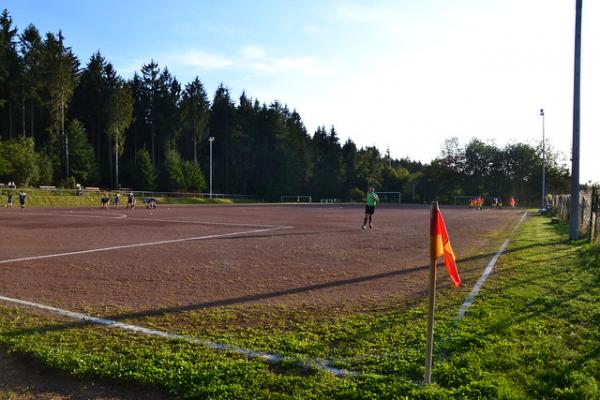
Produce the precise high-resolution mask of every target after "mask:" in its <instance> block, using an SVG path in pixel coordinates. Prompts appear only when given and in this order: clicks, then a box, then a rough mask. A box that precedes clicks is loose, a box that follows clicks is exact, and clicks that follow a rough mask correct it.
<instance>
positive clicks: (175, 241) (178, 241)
mask: <svg viewBox="0 0 600 400" xmlns="http://www.w3.org/2000/svg"><path fill="white" fill-rule="evenodd" d="M290 228H292V227H291V226H280V227H275V228H266V229H252V230H249V231H241V232H231V233H222V234H218V235H206V236H196V237H189V238H182V239H171V240H160V241H156V242H145V243H134V244H125V245H120V246H111V247H102V248H98V249H89V250H79V251H71V252H67V253H57V254H46V255H41V256H31V257H21V258H13V259H10V260H0V264H8V263H13V262H20V261H30V260H41V259H46V258H55V257H66V256H73V255H77V254H87V253H98V252H102V251H111V250H120V249H131V248H135V247H145V246H156V245H161V244H169V243H180V242H190V241H194V240H206V239H216V238H221V237H227V236H237V235H244V234H248V233H261V232H269V231H275V230H280V229H290Z"/></svg>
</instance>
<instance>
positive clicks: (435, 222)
mask: <svg viewBox="0 0 600 400" xmlns="http://www.w3.org/2000/svg"><path fill="white" fill-rule="evenodd" d="M430 240H431V247H430V254H431V261H432V262H433V261H435V260H436V259H437V258H438V257H441V256H444V264H445V265H446V269H447V270H448V274H449V275H450V279H451V280H452V283H454V286H456V287H459V286H460V276H458V268H457V267H456V257H455V256H454V251H452V246H451V245H450V238H449V237H448V232H447V231H446V224H445V223H444V217H442V212H441V211H440V210H439V208H435V207H434V208H433V209H432V211H431V238H430Z"/></svg>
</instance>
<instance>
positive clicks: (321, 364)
mask: <svg viewBox="0 0 600 400" xmlns="http://www.w3.org/2000/svg"><path fill="white" fill-rule="evenodd" d="M0 300H2V301H5V302H9V303H14V304H19V305H22V306H27V307H32V308H37V309H40V310H45V311H49V312H51V313H53V314H58V315H61V316H63V317H68V318H71V319H76V320H80V321H86V322H90V323H92V324H97V325H105V326H108V327H110V328H114V329H120V330H124V331H131V332H135V333H140V334H142V335H147V336H158V337H163V338H166V339H169V340H181V341H184V342H187V343H192V344H198V345H201V346H203V347H205V348H208V349H211V350H221V351H226V352H230V353H234V354H240V355H243V356H246V357H247V358H251V359H254V358H255V359H263V360H265V361H268V362H271V363H279V362H281V361H284V360H286V361H287V360H292V359H291V358H288V357H282V356H279V355H277V354H271V353H267V352H262V351H254V350H249V349H244V348H242V347H238V346H234V345H230V344H221V343H215V342H211V341H209V340H205V339H198V338H195V337H192V336H186V335H179V334H176V333H169V332H164V331H159V330H156V329H150V328H145V327H143V326H139V325H132V324H125V323H123V322H118V321H114V320H111V319H104V318H98V317H92V316H91V315H86V314H81V313H78V312H74V311H69V310H64V309H61V308H56V307H52V306H48V305H45V304H39V303H33V302H30V301H26V300H21V299H15V298H12V297H5V296H0ZM297 364H298V365H301V366H303V367H307V368H316V369H320V370H324V371H328V372H330V373H332V374H333V375H335V376H342V375H352V374H354V373H353V372H351V371H347V370H343V369H338V368H334V367H331V366H329V362H328V361H325V360H309V361H300V362H297Z"/></svg>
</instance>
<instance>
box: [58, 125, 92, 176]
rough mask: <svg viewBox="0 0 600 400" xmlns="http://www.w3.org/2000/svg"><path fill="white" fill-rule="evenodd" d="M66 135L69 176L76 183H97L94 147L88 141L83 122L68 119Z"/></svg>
mask: <svg viewBox="0 0 600 400" xmlns="http://www.w3.org/2000/svg"><path fill="white" fill-rule="evenodd" d="M66 135H67V137H68V138H69V148H70V151H69V157H70V167H71V176H72V177H73V178H74V179H75V182H76V183H81V184H83V185H97V179H98V169H97V165H96V158H95V157H94V149H93V147H92V145H91V144H90V143H89V141H88V135H87V133H86V131H85V128H84V126H83V124H82V123H81V122H80V121H78V120H76V119H74V120H72V121H70V122H69V124H68V126H67V130H66Z"/></svg>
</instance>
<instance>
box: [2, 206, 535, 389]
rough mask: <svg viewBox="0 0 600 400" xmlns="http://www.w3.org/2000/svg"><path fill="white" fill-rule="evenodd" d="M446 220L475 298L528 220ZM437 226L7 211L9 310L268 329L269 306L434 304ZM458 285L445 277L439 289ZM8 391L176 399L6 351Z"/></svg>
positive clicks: (237, 215) (276, 209) (272, 213)
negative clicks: (197, 317)
mask: <svg viewBox="0 0 600 400" xmlns="http://www.w3.org/2000/svg"><path fill="white" fill-rule="evenodd" d="M443 212H444V216H445V219H446V223H447V225H448V230H449V233H450V236H451V241H452V245H453V247H454V249H455V253H456V254H457V258H458V263H459V268H460V271H461V275H462V278H463V281H465V289H469V288H470V287H471V286H472V284H473V282H474V281H475V280H476V279H477V277H478V276H479V275H480V274H481V271H482V269H483V267H484V266H485V265H486V263H487V262H488V261H489V259H490V258H491V257H492V255H493V254H494V253H495V252H496V251H497V249H498V247H499V244H500V243H501V242H502V241H503V240H504V239H505V238H506V237H507V236H509V235H510V232H511V231H512V229H513V227H514V226H515V225H516V223H517V221H518V219H519V218H520V216H521V215H522V214H523V211H522V210H484V211H479V210H471V209H467V208H452V207H448V208H444V209H443ZM429 213H430V211H429V208H428V207H425V206H403V207H379V208H378V209H377V211H376V213H375V216H374V227H373V228H374V229H372V230H368V229H367V230H366V231H365V230H362V229H361V225H362V218H363V207H362V206H358V205H356V206H346V205H344V206H339V205H326V206H322V205H301V206H292V205H279V206H262V205H256V206H246V205H244V206H241V205H238V206H162V207H160V208H158V209H157V210H153V211H149V210H146V209H143V208H139V209H135V210H133V211H129V210H125V209H123V208H121V209H114V208H113V209H110V210H100V209H82V208H74V209H67V208H62V209H25V210H24V211H20V210H18V209H0V221H1V227H2V229H0V246H1V250H2V251H1V252H0V296H3V297H5V298H10V299H13V300H26V301H29V302H33V303H36V304H38V305H48V306H53V307H59V308H62V309H66V310H70V311H78V312H83V313H86V314H92V315H95V316H99V317H106V318H112V319H117V320H120V319H123V318H125V319H130V318H134V321H135V320H136V319H135V317H140V318H141V319H142V320H141V324H142V325H144V324H145V322H144V319H143V317H145V316H149V317H151V316H153V315H155V316H157V317H159V316H163V315H164V316H168V315H173V316H177V315H180V314H179V313H180V312H183V311H201V310H205V311H210V310H213V309H218V307H220V306H231V307H236V308H237V309H239V310H241V313H242V314H243V313H244V310H245V309H246V307H252V310H250V309H246V310H248V311H250V312H249V315H254V314H253V313H256V312H257V311H256V305H259V306H260V305H266V306H270V305H277V306H282V305H284V306H285V307H286V308H291V309H298V308H302V309H303V310H305V311H306V312H308V313H309V314H311V315H314V316H315V318H317V317H319V316H325V317H326V316H333V315H336V314H337V313H339V312H340V311H341V310H342V309H344V310H346V311H349V312H352V310H353V309H358V310H360V311H361V312H368V310H370V309H378V308H380V307H382V306H383V307H384V308H385V307H387V306H389V307H397V305H398V304H402V303H403V302H404V301H405V300H411V299H419V298H420V296H422V295H423V294H424V293H425V290H426V279H427V278H426V277H427V266H426V264H427V262H428V243H429V237H428V234H429V232H428V230H429ZM447 285H449V281H448V278H447V276H446V274H445V272H442V273H440V274H439V284H438V286H439V287H440V286H447ZM2 303H3V304H4V305H5V306H9V307H12V306H14V307H22V306H19V305H16V304H15V303H14V301H12V300H11V301H9V302H6V301H3V302H2ZM269 308H271V307H267V309H269ZM38 312H40V311H39V310H38ZM41 312H42V313H43V311H41ZM227 323H228V324H231V323H239V324H249V323H250V324H251V323H252V321H250V322H249V321H248V318H245V319H244V320H239V321H232V320H228V321H227ZM131 334H133V333H131ZM0 389H3V390H8V392H7V393H9V398H15V399H18V400H25V399H31V398H43V399H67V398H69V399H71V398H82V399H83V398H85V399H89V398H94V399H103V400H106V399H113V400H117V399H128V398H147V399H162V398H167V397H168V396H164V395H162V394H160V393H155V392H154V391H153V390H149V389H144V388H130V387H124V386H122V385H116V386H115V385H113V384H112V383H109V382H94V381H90V380H85V381H80V380H77V379H73V378H69V377H66V376H64V375H62V374H60V373H56V372H55V371H48V370H46V369H44V368H40V367H39V366H37V365H36V364H35V362H33V363H32V362H31V360H29V359H27V358H25V359H23V358H22V357H19V356H14V355H9V354H7V353H6V351H5V349H3V348H2V347H0ZM3 393H4V394H6V393H5V392H3V391H2V390H0V398H1V397H2V394H3ZM10 393H13V394H14V393H20V395H15V396H16V397H11V396H12V395H10Z"/></svg>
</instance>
